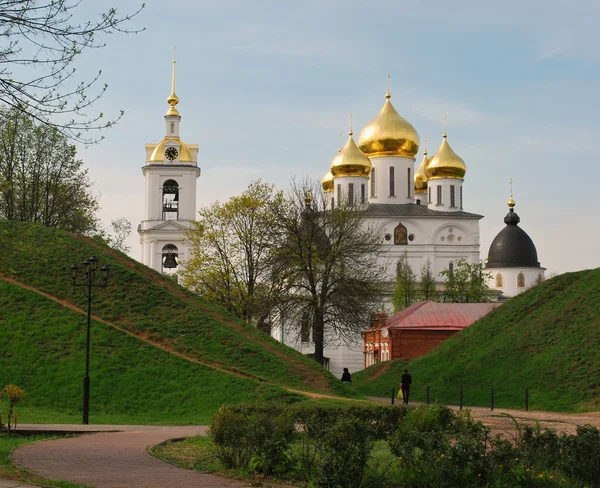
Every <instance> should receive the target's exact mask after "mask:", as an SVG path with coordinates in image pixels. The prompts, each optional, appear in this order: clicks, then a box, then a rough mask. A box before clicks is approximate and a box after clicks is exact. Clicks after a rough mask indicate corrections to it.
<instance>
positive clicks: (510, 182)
mask: <svg viewBox="0 0 600 488" xmlns="http://www.w3.org/2000/svg"><path fill="white" fill-rule="evenodd" d="M509 184H510V198H512V196H513V190H512V185H513V179H512V178H511V179H510V181H509Z"/></svg>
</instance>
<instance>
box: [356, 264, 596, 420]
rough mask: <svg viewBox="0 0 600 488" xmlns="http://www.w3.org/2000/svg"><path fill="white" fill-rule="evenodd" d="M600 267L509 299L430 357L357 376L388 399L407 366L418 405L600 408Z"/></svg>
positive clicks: (359, 384) (364, 388) (367, 390)
mask: <svg viewBox="0 0 600 488" xmlns="http://www.w3.org/2000/svg"><path fill="white" fill-rule="evenodd" d="M599 344H600V269H595V270H587V271H580V272H576V273H566V274H563V275H559V276H557V277H555V278H553V279H551V280H548V281H546V282H544V283H542V284H540V285H538V286H536V287H534V288H532V289H530V290H528V291H526V292H525V293H523V294H521V295H519V296H517V297H515V298H512V299H511V300H508V301H507V302H506V303H504V304H503V305H502V306H500V307H498V308H497V309H496V310H494V311H493V312H492V313H490V314H489V315H487V316H485V317H484V318H483V319H481V320H479V321H477V322H476V323H475V324H473V325H472V326H470V327H469V328H468V329H465V330H464V331H462V332H461V333H459V334H456V335H455V336H453V337H451V338H450V339H449V340H447V341H446V342H444V343H443V344H442V345H441V346H440V347H438V348H436V349H435V350H433V351H432V352H431V353H429V354H427V355H425V356H423V357H421V358H418V359H415V360H413V361H411V362H409V363H408V364H407V361H391V362H388V363H380V364H377V365H375V366H373V367H371V368H368V369H366V370H364V371H361V372H359V373H356V374H355V375H354V376H353V380H354V381H353V384H354V386H355V387H356V388H357V390H358V391H360V392H361V393H363V394H365V395H373V396H388V395H389V394H390V392H391V388H392V386H397V385H398V383H399V379H400V376H401V374H402V371H403V370H404V368H405V367H408V369H409V371H410V373H411V374H412V376H413V382H414V385H413V391H412V393H411V394H412V396H413V399H414V400H420V401H422V400H424V399H425V389H426V386H429V387H430V398H431V401H440V402H444V403H449V404H458V402H459V389H460V386H461V385H462V386H463V392H464V403H465V404H466V405H479V406H487V405H489V401H490V388H491V387H492V386H493V387H494V392H495V405H496V406H497V407H504V408H510V407H512V408H524V403H525V400H524V396H525V393H524V390H525V388H529V394H530V398H529V404H530V408H532V409H534V408H535V409H543V410H558V411H583V410H598V409H600V397H599V393H600V351H599V349H598V346H599Z"/></svg>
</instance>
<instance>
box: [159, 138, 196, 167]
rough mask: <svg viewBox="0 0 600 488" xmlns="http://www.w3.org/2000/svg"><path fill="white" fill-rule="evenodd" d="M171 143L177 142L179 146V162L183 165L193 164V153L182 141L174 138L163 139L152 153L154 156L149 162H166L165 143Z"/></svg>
mask: <svg viewBox="0 0 600 488" xmlns="http://www.w3.org/2000/svg"><path fill="white" fill-rule="evenodd" d="M169 141H175V142H177V143H178V144H179V161H180V162H182V163H193V162H194V159H193V158H192V153H191V152H190V150H189V148H188V147H187V146H186V145H185V143H184V142H183V141H182V140H181V139H174V138H172V137H169V138H166V139H163V140H162V141H160V142H159V143H158V145H157V146H156V147H155V148H154V151H152V156H150V159H149V160H148V162H150V163H163V162H164V161H165V143H166V142H169Z"/></svg>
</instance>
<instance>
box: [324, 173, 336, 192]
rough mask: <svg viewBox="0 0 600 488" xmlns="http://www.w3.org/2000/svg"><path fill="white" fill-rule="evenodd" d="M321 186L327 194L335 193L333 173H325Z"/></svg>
mask: <svg viewBox="0 0 600 488" xmlns="http://www.w3.org/2000/svg"><path fill="white" fill-rule="evenodd" d="M321 186H322V187H323V191H324V192H325V193H329V192H332V191H333V175H332V174H331V171H327V173H325V176H323V179H322V180H321Z"/></svg>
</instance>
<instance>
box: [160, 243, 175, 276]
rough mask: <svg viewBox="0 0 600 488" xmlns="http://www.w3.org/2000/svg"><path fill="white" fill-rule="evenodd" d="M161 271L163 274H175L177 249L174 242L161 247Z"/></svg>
mask: <svg viewBox="0 0 600 488" xmlns="http://www.w3.org/2000/svg"><path fill="white" fill-rule="evenodd" d="M161 254H162V257H161V271H162V273H164V274H175V273H177V270H178V268H179V263H178V255H179V250H178V249H177V246H175V245H174V244H167V245H166V246H164V247H163V248H162V253H161Z"/></svg>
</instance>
